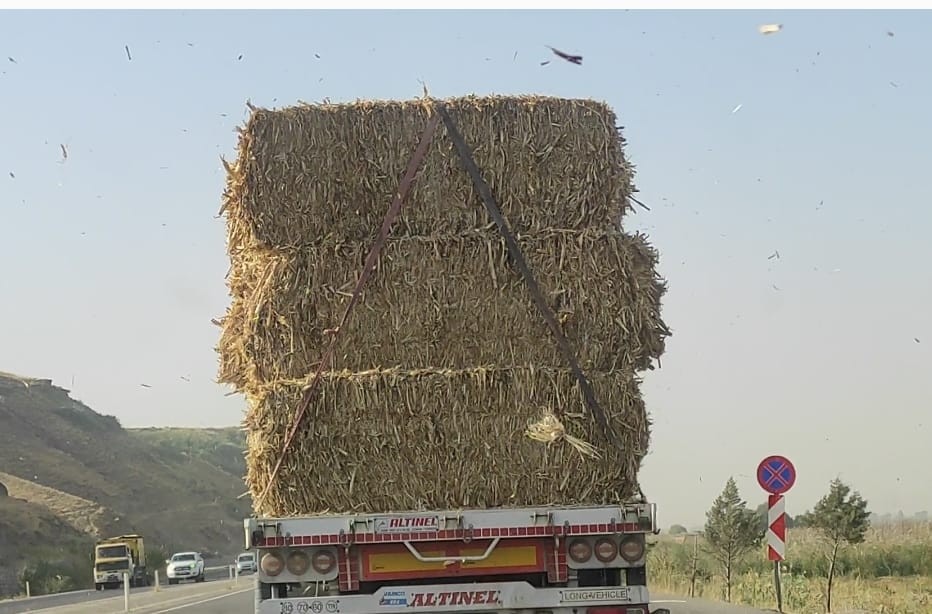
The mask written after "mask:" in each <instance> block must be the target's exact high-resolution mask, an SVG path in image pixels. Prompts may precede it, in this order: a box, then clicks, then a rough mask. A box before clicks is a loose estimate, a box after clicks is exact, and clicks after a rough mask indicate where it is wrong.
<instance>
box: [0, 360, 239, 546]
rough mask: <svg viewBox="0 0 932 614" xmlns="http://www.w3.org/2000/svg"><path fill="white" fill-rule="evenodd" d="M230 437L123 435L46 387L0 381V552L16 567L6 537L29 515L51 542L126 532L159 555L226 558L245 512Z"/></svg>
mask: <svg viewBox="0 0 932 614" xmlns="http://www.w3.org/2000/svg"><path fill="white" fill-rule="evenodd" d="M232 421H233V420H231V422H232ZM238 437H239V433H238V431H237V430H236V429H211V430H206V429H205V430H204V431H203V432H201V431H199V430H197V429H179V430H177V431H176V430H174V429H157V430H149V429H145V430H142V431H130V430H126V429H123V428H122V427H121V426H120V424H119V422H118V421H117V419H116V418H114V417H112V416H104V415H101V414H98V413H97V412H95V411H93V410H92V409H91V408H89V407H87V406H86V405H84V404H83V403H81V402H80V401H77V400H75V399H72V398H71V397H70V395H69V393H68V391H67V390H65V389H63V388H60V387H57V386H55V385H53V384H52V382H50V381H49V380H39V379H31V378H24V377H20V376H15V375H11V374H6V373H0V483H2V484H4V486H5V487H6V489H7V490H8V491H9V495H10V496H9V497H5V498H3V499H4V501H3V505H2V506H0V530H2V533H0V540H2V539H7V541H8V542H9V544H8V548H11V550H7V548H4V547H2V545H0V550H3V551H4V553H5V554H6V553H7V552H8V551H14V552H13V556H14V558H21V557H20V555H21V554H22V552H20V550H21V549H22V546H21V545H18V544H17V543H13V541H12V539H11V538H9V537H8V536H7V532H8V528H9V530H13V528H14V527H15V526H17V522H18V521H17V520H16V515H17V514H21V513H22V512H23V509H22V506H23V505H29V509H31V510H33V512H34V513H35V514H38V516H37V518H39V519H41V520H42V521H43V522H46V524H45V525H43V531H45V532H46V533H47V534H48V537H49V538H51V539H55V538H57V537H61V538H62V539H70V538H72V537H74V535H82V534H83V535H86V536H88V538H93V537H96V536H98V535H112V534H115V533H119V532H128V531H133V532H139V533H141V534H143V535H145V536H146V537H147V539H148V542H149V543H150V544H152V545H157V546H161V547H163V548H165V549H166V550H174V549H198V550H201V551H203V552H205V554H206V553H220V554H222V555H223V556H229V555H232V554H233V553H235V552H237V551H239V549H240V548H241V547H242V539H243V537H242V519H243V517H244V516H247V515H248V514H249V510H250V508H251V505H250V502H249V500H248V499H241V500H238V499H237V496H238V495H240V494H241V493H243V492H244V491H245V487H244V485H243V481H242V475H243V473H242V471H240V470H239V466H238V465H237V464H236V456H235V454H234V452H235V449H236V442H237V441H238ZM240 449H241V448H240ZM239 454H240V456H241V454H242V453H241V452H240V453H239ZM18 499H20V500H22V501H18ZM36 510H40V511H41V513H39V512H37V511H36ZM53 520H54V521H55V522H54V523H53V522H52V521H53Z"/></svg>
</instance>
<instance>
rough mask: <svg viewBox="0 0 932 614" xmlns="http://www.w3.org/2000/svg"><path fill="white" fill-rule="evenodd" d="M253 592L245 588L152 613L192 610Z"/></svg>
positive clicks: (163, 613)
mask: <svg viewBox="0 0 932 614" xmlns="http://www.w3.org/2000/svg"><path fill="white" fill-rule="evenodd" d="M251 590H253V589H252V588H244V589H242V590H238V591H233V592H230V593H224V594H223V595H217V596H216V597H210V598H208V599H201V600H200V601H195V602H193V603H186V604H183V605H176V606H175V607H173V608H168V609H167V610H158V611H156V612H152V614H165V612H174V611H176V610H183V609H184V608H190V607H192V606H196V605H201V604H202V603H208V602H210V601H217V600H218V599H225V598H226V597H230V596H232V595H239V594H241V593H248V592H249V591H251Z"/></svg>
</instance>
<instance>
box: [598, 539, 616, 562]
mask: <svg viewBox="0 0 932 614" xmlns="http://www.w3.org/2000/svg"><path fill="white" fill-rule="evenodd" d="M617 556H618V546H616V545H615V542H613V541H612V540H610V539H607V538H603V539H600V540H599V541H597V542H596V543H595V558H597V559H599V560H600V561H602V562H603V563H609V562H611V561H614V560H615V557H617Z"/></svg>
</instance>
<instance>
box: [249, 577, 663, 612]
mask: <svg viewBox="0 0 932 614" xmlns="http://www.w3.org/2000/svg"><path fill="white" fill-rule="evenodd" d="M649 603H650V594H649V592H648V590H647V587H646V586H614V587H592V588H534V587H533V586H531V585H530V584H528V583H527V582H502V583H474V584H440V585H426V586H393V587H385V588H382V589H379V590H378V591H377V592H376V593H374V594H372V595H339V596H330V597H288V598H284V599H282V598H278V597H277V596H276V595H275V594H274V593H273V595H272V598H271V599H265V600H261V599H257V602H256V614H401V613H402V612H405V613H407V612H412V613H417V614H441V613H445V612H463V611H468V612H477V613H480V612H485V613H489V614H492V613H497V612H504V611H514V610H523V611H526V612H528V613H529V614H545V613H546V614H574V612H575V614H587V611H588V614H653V613H652V612H650V611H649V608H648V605H647V604H649ZM654 612H656V613H657V614H668V613H664V612H663V610H659V611H657V610H655V611H654Z"/></svg>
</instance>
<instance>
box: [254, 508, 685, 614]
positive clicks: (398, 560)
mask: <svg viewBox="0 0 932 614" xmlns="http://www.w3.org/2000/svg"><path fill="white" fill-rule="evenodd" d="M244 527H245V531H246V549H247V550H256V551H257V552H258V557H259V571H258V573H257V575H256V595H255V597H256V598H255V612H256V614H305V613H309V614H380V613H384V614H391V613H392V612H417V613H418V614H422V613H423V614H427V613H431V612H449V611H453V610H456V611H463V612H477V613H478V612H504V611H509V612H512V613H514V614H519V613H521V614H525V613H526V614H649V613H651V612H652V613H653V614H668V612H667V610H665V609H657V610H653V611H651V610H650V609H649V604H650V593H649V591H648V587H647V569H646V563H647V560H646V559H647V544H646V537H647V535H649V534H652V533H657V532H658V530H657V528H656V507H655V506H654V505H653V504H649V503H632V504H624V505H613V506H549V507H527V508H511V509H482V510H462V511H437V512H405V513H386V514H349V515H321V516H306V517H295V518H249V519H246V520H245V521H244Z"/></svg>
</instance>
